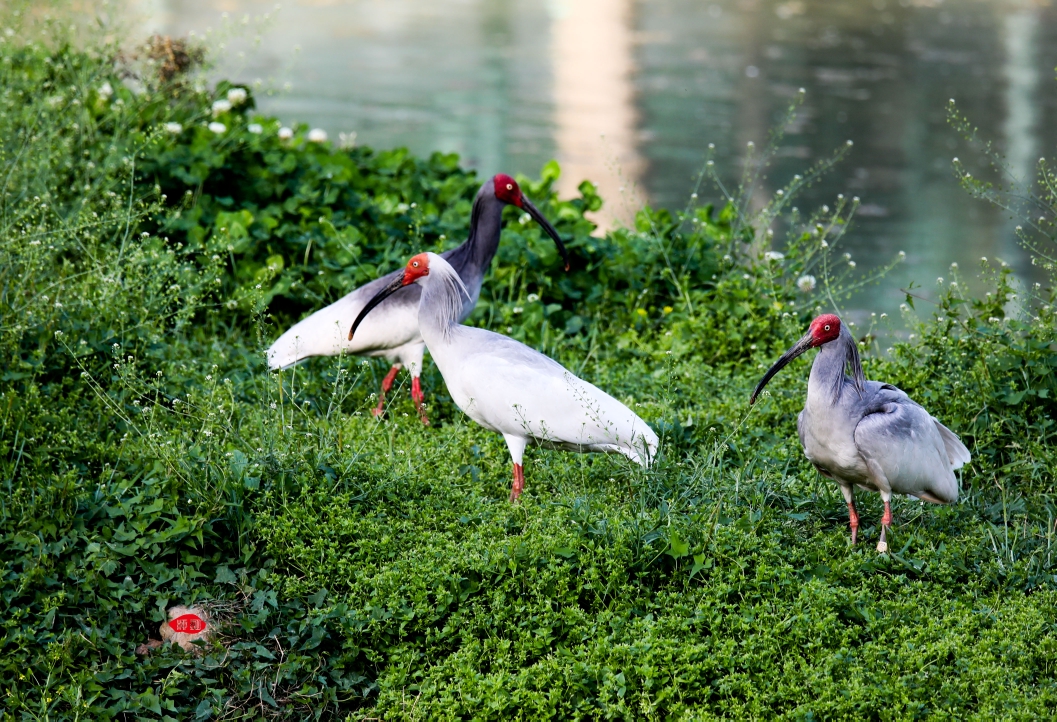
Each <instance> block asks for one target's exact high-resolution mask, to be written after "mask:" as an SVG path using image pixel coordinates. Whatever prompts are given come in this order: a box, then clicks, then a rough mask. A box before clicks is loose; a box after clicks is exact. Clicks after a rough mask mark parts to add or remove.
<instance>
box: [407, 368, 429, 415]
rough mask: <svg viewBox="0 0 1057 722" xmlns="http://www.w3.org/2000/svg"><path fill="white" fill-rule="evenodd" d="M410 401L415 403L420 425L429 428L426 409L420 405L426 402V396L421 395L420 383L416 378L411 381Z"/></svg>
mask: <svg viewBox="0 0 1057 722" xmlns="http://www.w3.org/2000/svg"><path fill="white" fill-rule="evenodd" d="M411 400H412V401H414V402H415V409H416V410H417V411H418V418H420V419H422V423H423V424H425V425H426V426H429V417H428V416H426V407H425V406H423V405H422V402H423V401H425V400H426V395H425V394H424V393H422V382H421V381H420V380H419V377H418V376H415V377H414V378H413V379H411Z"/></svg>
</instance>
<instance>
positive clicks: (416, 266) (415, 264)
mask: <svg viewBox="0 0 1057 722" xmlns="http://www.w3.org/2000/svg"><path fill="white" fill-rule="evenodd" d="M411 265H412V266H414V267H415V268H418V261H412V262H411ZM826 330H827V331H829V326H826Z"/></svg>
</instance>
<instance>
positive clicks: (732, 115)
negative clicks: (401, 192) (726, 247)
mask: <svg viewBox="0 0 1057 722" xmlns="http://www.w3.org/2000/svg"><path fill="white" fill-rule="evenodd" d="M144 1H145V3H146V4H143V5H141V10H142V11H143V16H144V18H145V20H144V29H145V30H146V31H149V32H164V33H169V34H187V33H188V32H190V31H194V32H195V33H196V34H198V35H203V34H205V33H206V32H207V31H209V32H210V33H211V35H210V37H211V38H214V40H213V41H212V42H213V44H214V45H220V44H221V43H223V44H224V46H225V47H224V50H223V52H222V54H221V60H220V65H219V67H218V68H217V71H216V72H217V74H218V75H223V76H226V77H232V78H234V79H238V80H242V81H245V82H254V81H256V80H260V81H261V88H262V89H261V91H259V105H260V107H261V109H262V110H263V111H265V112H267V113H271V114H275V115H278V116H279V117H281V118H283V119H284V120H286V121H290V122H307V123H310V124H311V125H313V126H318V127H322V128H324V129H326V130H327V131H328V132H329V133H330V136H331V137H332V138H334V139H337V138H338V136H339V133H356V140H357V142H359V143H363V144H367V145H371V146H375V147H389V146H396V145H404V146H407V147H409V148H410V149H411V150H412V151H414V152H415V153H420V154H425V153H429V152H431V151H434V150H442V151H454V152H457V153H459V154H460V155H461V156H462V158H463V160H464V162H465V163H466V164H467V165H469V166H471V167H474V168H476V169H478V170H479V171H480V173H481V174H483V175H490V174H492V173H495V172H499V171H503V172H507V173H518V172H521V173H525V174H528V175H531V176H534V175H536V174H538V172H539V169H540V167H541V165H542V164H543V163H544V162H546V161H547V160H549V159H551V158H557V159H558V160H559V162H560V163H561V164H562V168H563V179H562V184H563V185H562V190H563V191H564V192H565V193H572V192H573V191H574V189H575V187H576V185H577V184H578V183H579V182H580V180H582V179H583V178H590V179H592V180H594V181H596V182H597V183H598V185H599V186H600V187H601V191H602V194H603V197H604V198H606V199H607V200H608V201H609V203H608V204H607V208H606V209H604V211H603V213H602V214H601V217H600V220H601V221H602V222H603V223H604V224H607V225H608V224H613V223H620V222H626V221H627V220H628V219H629V217H630V216H631V214H632V213H633V211H634V209H635V207H636V206H637V205H638V204H639V203H640V202H642V201H643V200H648V201H649V202H651V203H653V204H655V205H661V206H666V207H672V208H676V207H679V208H681V207H683V206H685V204H686V202H687V199H688V196H689V193H690V192H691V190H692V187H693V183H694V178H695V177H696V176H697V174H698V172H699V171H700V169H701V167H702V163H703V162H704V160H705V156H706V153H707V148H708V145H709V143H713V144H715V146H716V162H717V165H718V166H719V167H720V168H721V169H722V172H723V173H724V174H725V175H726V176H728V177H730V178H731V179H736V178H737V177H738V175H739V174H740V168H741V163H742V161H743V159H744V153H745V149H746V146H747V143H748V142H749V141H754V142H755V143H756V144H757V146H762V145H763V144H764V143H765V142H766V140H767V136H768V133H769V131H770V129H771V128H772V127H773V126H774V125H775V124H776V123H777V122H778V121H779V120H780V119H781V118H782V116H783V114H784V112H785V109H786V108H787V107H788V105H789V103H790V101H791V99H793V98H794V96H795V95H796V94H797V92H798V89H799V88H804V89H805V90H806V96H805V101H804V103H803V105H802V106H801V108H800V112H799V115H798V118H797V121H796V122H795V123H793V124H792V125H791V126H790V127H789V129H788V133H787V134H786V136H785V139H784V141H783V143H782V147H781V149H780V152H779V154H778V157H777V158H776V160H775V163H774V164H773V165H772V167H771V168H770V170H769V173H768V176H769V177H768V179H767V180H766V181H765V182H764V183H763V187H762V188H761V194H764V195H768V194H770V193H771V192H773V191H774V190H775V189H777V188H778V187H780V185H781V184H783V183H784V182H786V181H788V180H789V178H791V177H792V175H793V174H794V173H797V172H802V171H803V170H804V169H805V168H806V167H808V166H809V165H810V164H811V163H813V162H815V161H817V160H819V159H821V158H824V157H826V156H828V155H829V154H830V153H831V152H832V151H833V150H834V149H835V148H837V147H838V146H840V145H842V144H843V143H845V141H846V140H852V141H853V142H854V146H853V148H852V150H851V152H850V153H849V154H848V156H847V157H846V159H845V160H844V161H843V162H842V163H841V165H839V166H838V167H837V168H836V169H835V170H834V171H833V172H832V173H830V174H829V175H828V176H827V177H826V178H825V179H824V180H823V181H822V182H821V183H818V184H816V185H815V186H814V187H812V188H811V189H809V190H808V191H807V193H806V194H805V195H804V196H803V197H802V198H801V200H800V201H798V205H799V206H800V207H801V208H803V209H808V208H812V207H815V206H817V205H821V204H822V203H832V202H833V199H834V197H835V196H836V195H837V194H838V193H845V194H847V195H849V196H851V195H855V196H858V197H859V198H861V200H862V208H861V209H860V211H859V213H858V215H857V217H856V220H855V222H854V225H853V227H852V229H851V231H850V232H849V234H848V235H847V236H846V240H845V241H844V246H845V250H847V251H849V252H850V253H851V254H852V255H853V258H854V259H855V260H856V261H857V263H858V268H859V269H860V270H865V269H869V268H871V267H876V266H877V265H879V264H883V263H885V262H887V261H888V260H890V259H892V258H893V257H894V256H895V254H896V253H897V252H898V251H900V250H903V251H905V252H906V253H907V261H908V262H907V263H905V264H903V265H901V266H900V267H899V268H897V270H895V271H894V272H892V273H891V274H890V275H889V276H888V277H886V278H885V279H884V280H883V281H882V282H881V283H880V284H878V285H876V286H871V287H868V288H867V289H866V290H865V291H863V292H862V293H860V294H859V295H858V296H857V297H856V299H855V300H854V302H853V304H852V305H853V307H854V309H855V310H857V311H858V312H859V313H863V312H865V311H876V312H878V313H879V312H881V311H887V312H888V313H890V314H891V313H893V312H896V311H897V310H898V306H899V303H900V302H901V301H902V300H903V294H902V293H901V292H900V290H899V289H900V287H905V286H906V284H908V283H909V282H911V281H912V280H913V281H916V282H917V283H918V284H921V286H922V289H921V291H920V293H921V294H922V295H924V296H929V295H934V294H935V292H936V289H937V285H936V284H937V282H936V279H937V277H938V276H945V277H948V278H949V276H950V269H949V267H950V264H951V263H952V262H957V263H959V265H960V267H961V269H962V272H963V273H965V274H966V275H967V276H972V275H974V274H975V271H976V269H977V268H978V267H979V259H980V258H981V257H982V256H987V257H989V258H999V259H1003V260H1005V261H1007V262H1009V263H1010V264H1011V265H1012V266H1013V267H1014V268H1015V269H1016V270H1017V272H1018V274H1019V275H1020V276H1021V277H1022V278H1023V279H1024V280H1036V279H1035V278H1034V277H1033V276H1032V275H1031V272H1032V267H1031V265H1030V262H1029V259H1028V257H1027V254H1026V253H1025V252H1024V251H1023V249H1021V248H1020V246H1019V245H1018V244H1017V242H1016V239H1015V237H1014V235H1013V225H1014V223H1013V221H1011V220H1010V219H1009V218H1008V216H1007V215H1006V214H1003V213H1002V212H1000V211H998V210H996V209H994V208H992V207H990V206H988V205H986V204H984V203H983V202H981V201H977V200H974V199H972V198H970V197H969V196H968V195H967V194H966V193H965V192H964V191H963V190H962V189H961V188H960V187H959V185H958V183H957V181H956V180H955V178H954V175H953V171H952V165H951V161H952V158H953V157H954V156H957V155H959V154H961V155H962V157H963V160H966V159H967V154H968V152H969V151H968V149H967V148H966V147H965V145H964V142H963V141H962V140H961V138H960V137H959V135H958V133H957V132H956V131H954V130H953V129H952V128H951V127H950V126H949V125H948V124H947V120H946V108H947V103H948V100H949V99H950V98H955V99H957V104H958V107H959V108H960V109H961V110H962V111H963V112H964V113H965V114H967V115H968V116H969V117H970V118H971V119H972V121H973V122H974V123H975V124H976V125H977V126H979V128H980V131H981V134H982V135H983V136H985V137H987V138H990V139H994V140H995V141H996V144H997V147H998V148H1000V149H1001V150H1002V152H1004V153H1005V154H1006V157H1007V160H1008V163H1009V164H1010V166H1011V168H1012V169H1013V171H1014V173H1016V174H1018V175H1020V176H1022V177H1026V176H1027V175H1029V174H1030V173H1031V172H1032V170H1033V168H1034V164H1035V162H1036V160H1037V158H1038V157H1039V156H1041V155H1046V154H1047V153H1048V152H1050V149H1052V148H1053V146H1054V140H1055V138H1054V136H1055V134H1057V131H1055V127H1057V126H1055V124H1054V122H1053V121H1054V113H1055V105H1057V104H1055V100H1057V94H1055V90H1057V82H1055V81H1054V66H1055V65H1057V42H1055V40H1057V9H1055V8H1053V7H1051V6H1050V4H1049V3H1047V2H1031V3H1020V4H1014V3H1004V2H995V1H993V0H992V1H984V0H977V1H974V0H961V1H960V2H950V1H948V2H943V1H942V0H872V2H871V1H860V2H853V1H849V0H829V1H824V0H820V1H811V0H784V1H779V0H713V1H704V2H703V1H701V0H639V1H638V2H634V1H633V0H545V1H543V2H540V1H539V0H301V1H299V2H287V3H285V4H284V6H283V7H282V8H281V9H279V10H276V9H275V6H274V4H273V3H272V2H257V1H255V0H220V1H219V2H217V1H216V0H144ZM222 13H226V17H225V16H223V15H222ZM266 14H268V15H269V18H268V19H267V20H265V19H264V16H265V15H266ZM244 18H248V24H246V25H243V24H242V22H243V19H244ZM717 195H718V194H717V192H716V191H715V190H714V189H712V188H703V189H702V192H701V198H702V200H708V199H714V198H715V197H716V196H717ZM919 308H920V306H919ZM896 323H897V324H898V321H897V322H896Z"/></svg>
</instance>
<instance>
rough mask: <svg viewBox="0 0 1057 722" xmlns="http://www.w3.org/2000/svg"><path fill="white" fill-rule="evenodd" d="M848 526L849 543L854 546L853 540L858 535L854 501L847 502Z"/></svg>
mask: <svg viewBox="0 0 1057 722" xmlns="http://www.w3.org/2000/svg"><path fill="white" fill-rule="evenodd" d="M848 526H850V527H851V544H852V546H855V542H856V540H857V539H858V537H859V513H858V512H857V511H855V502H854V501H849V502H848Z"/></svg>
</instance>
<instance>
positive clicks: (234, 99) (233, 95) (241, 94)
mask: <svg viewBox="0 0 1057 722" xmlns="http://www.w3.org/2000/svg"><path fill="white" fill-rule="evenodd" d="M248 97H249V95H248V94H247V93H246V89H245V88H232V89H231V90H229V91H228V102H229V103H231V104H232V105H242V104H243V103H245V102H246V98H248Z"/></svg>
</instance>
